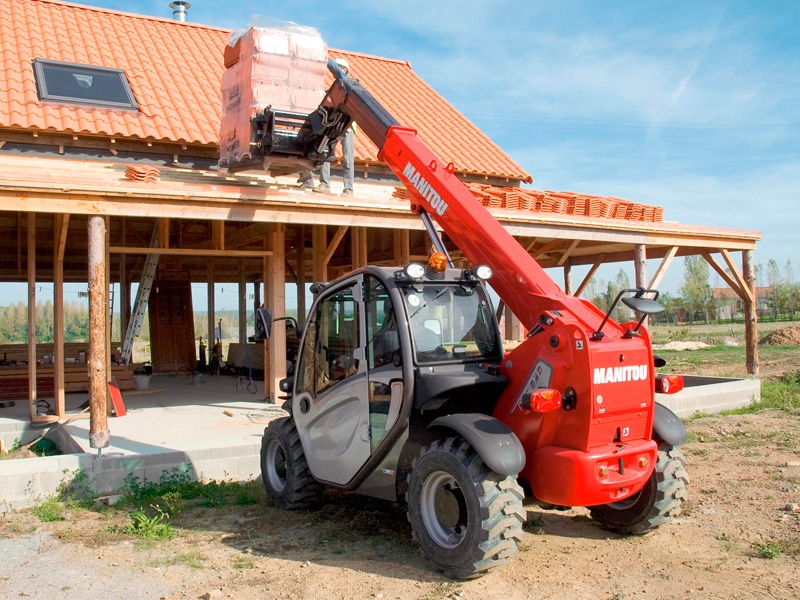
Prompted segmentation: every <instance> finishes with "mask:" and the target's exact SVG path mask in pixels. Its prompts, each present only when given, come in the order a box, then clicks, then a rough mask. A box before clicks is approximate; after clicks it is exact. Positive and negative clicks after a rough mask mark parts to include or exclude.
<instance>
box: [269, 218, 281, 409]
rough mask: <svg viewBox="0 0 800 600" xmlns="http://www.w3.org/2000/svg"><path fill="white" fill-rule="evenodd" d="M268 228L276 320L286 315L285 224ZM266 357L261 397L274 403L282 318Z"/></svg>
mask: <svg viewBox="0 0 800 600" xmlns="http://www.w3.org/2000/svg"><path fill="white" fill-rule="evenodd" d="M272 227H273V230H272V236H271V238H272V244H271V245H272V256H271V257H270V259H269V262H270V268H269V273H270V276H271V281H270V286H269V299H270V300H269V305H270V309H271V310H272V318H273V319H280V318H282V317H285V316H286V224H284V223H275V224H274V225H273V226H272ZM269 356H270V365H269V377H266V376H265V377H264V387H265V388H266V387H267V386H269V394H268V395H267V394H266V389H265V397H267V398H269V401H270V402H273V403H274V402H275V401H276V400H277V398H278V391H279V387H278V384H279V383H280V381H281V379H283V378H284V377H286V324H285V323H284V322H283V321H279V322H278V323H277V326H275V327H273V328H272V335H271V336H270V338H269Z"/></svg>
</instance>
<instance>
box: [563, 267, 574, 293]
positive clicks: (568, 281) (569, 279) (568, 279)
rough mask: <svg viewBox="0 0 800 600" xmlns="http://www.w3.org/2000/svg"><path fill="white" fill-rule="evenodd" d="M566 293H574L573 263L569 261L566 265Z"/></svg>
mask: <svg viewBox="0 0 800 600" xmlns="http://www.w3.org/2000/svg"><path fill="white" fill-rule="evenodd" d="M564 293H565V294H568V295H569V294H571V293H572V265H571V264H569V263H567V264H565V265H564Z"/></svg>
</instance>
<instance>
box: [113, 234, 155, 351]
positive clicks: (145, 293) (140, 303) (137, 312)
mask: <svg viewBox="0 0 800 600" xmlns="http://www.w3.org/2000/svg"><path fill="white" fill-rule="evenodd" d="M157 244H158V223H156V226H155V227H154V228H153V236H152V238H150V247H151V248H155V247H156V246H157ZM159 256H160V255H159V254H148V255H147V256H145V259H144V268H142V280H141V281H140V282H139V289H138V290H136V302H135V303H134V305H133V312H132V313H131V320H130V321H129V322H128V330H127V331H126V332H125V339H124V340H123V343H122V359H123V361H124V364H126V365H127V364H130V362H131V354H132V353H133V341H134V340H135V339H136V338H137V337H138V336H139V332H140V331H141V330H142V323H143V322H144V314H145V313H146V312H147V302H148V300H149V299H150V290H151V289H152V287H153V280H154V279H155V276H156V268H157V267H158V257H159Z"/></svg>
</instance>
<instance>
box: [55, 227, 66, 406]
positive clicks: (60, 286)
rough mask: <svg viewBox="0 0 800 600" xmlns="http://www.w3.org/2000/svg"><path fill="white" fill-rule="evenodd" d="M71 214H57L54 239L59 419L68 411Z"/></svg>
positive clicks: (56, 396) (56, 376)
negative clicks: (66, 336)
mask: <svg viewBox="0 0 800 600" xmlns="http://www.w3.org/2000/svg"><path fill="white" fill-rule="evenodd" d="M68 225H69V215H62V214H57V215H55V222H54V228H53V229H54V234H55V238H54V240H53V363H54V364H53V390H54V393H55V410H56V415H57V416H58V418H59V419H63V418H64V416H65V413H66V407H65V404H64V358H65V357H64V251H65V249H66V245H67V229H68Z"/></svg>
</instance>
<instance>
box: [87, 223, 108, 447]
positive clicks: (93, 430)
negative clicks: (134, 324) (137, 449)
mask: <svg viewBox="0 0 800 600" xmlns="http://www.w3.org/2000/svg"><path fill="white" fill-rule="evenodd" d="M88 241H89V277H88V280H89V357H88V362H89V415H90V416H89V446H90V447H92V448H97V449H98V451H101V450H102V449H103V448H107V447H108V445H109V442H110V438H111V433H110V432H109V430H108V414H107V408H106V407H107V393H108V392H107V389H108V385H107V381H108V376H107V373H106V364H107V358H106V356H105V354H106V342H105V337H106V335H105V334H106V331H105V330H106V318H107V315H108V300H107V290H108V287H107V284H106V266H105V257H106V248H105V246H106V224H105V220H104V219H103V217H101V216H94V217H90V218H89V223H88Z"/></svg>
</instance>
